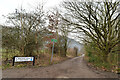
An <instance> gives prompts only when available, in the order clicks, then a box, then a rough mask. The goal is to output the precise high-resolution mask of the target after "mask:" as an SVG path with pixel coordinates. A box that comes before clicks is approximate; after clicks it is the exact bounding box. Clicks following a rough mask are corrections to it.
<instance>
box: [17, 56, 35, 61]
mask: <svg viewBox="0 0 120 80" xmlns="http://www.w3.org/2000/svg"><path fill="white" fill-rule="evenodd" d="M33 59H34V57H15V62H24V61H33Z"/></svg>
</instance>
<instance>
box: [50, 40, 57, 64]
mask: <svg viewBox="0 0 120 80" xmlns="http://www.w3.org/2000/svg"><path fill="white" fill-rule="evenodd" d="M51 42H53V47H52V56H51V62H52V59H53V51H54V42H57V40H56V39H51Z"/></svg>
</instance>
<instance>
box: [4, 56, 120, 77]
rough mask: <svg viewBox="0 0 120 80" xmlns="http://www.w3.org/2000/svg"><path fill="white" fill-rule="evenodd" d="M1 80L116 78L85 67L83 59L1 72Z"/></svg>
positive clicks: (111, 74)
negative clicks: (8, 79)
mask: <svg viewBox="0 0 120 80" xmlns="http://www.w3.org/2000/svg"><path fill="white" fill-rule="evenodd" d="M2 72H3V78H106V77H107V78H115V77H116V78H117V77H118V76H117V75H116V74H113V73H108V72H107V73H106V72H98V71H95V70H92V69H90V68H88V67H87V66H86V63H85V62H84V61H83V57H76V58H73V59H69V60H67V61H64V62H62V63H59V64H54V65H51V66H48V67H39V68H20V69H7V70H3V71H2Z"/></svg>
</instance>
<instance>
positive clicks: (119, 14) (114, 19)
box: [62, 0, 120, 73]
mask: <svg viewBox="0 0 120 80" xmlns="http://www.w3.org/2000/svg"><path fill="white" fill-rule="evenodd" d="M62 5H63V7H64V8H65V10H66V15H67V16H65V17H63V19H64V20H65V21H67V22H69V23H70V24H71V25H73V26H74V27H75V28H76V29H77V30H78V31H77V34H79V35H78V38H81V39H83V42H84V44H85V45H84V46H85V54H86V59H87V61H88V62H89V63H92V64H93V65H94V66H96V67H101V68H102V69H103V70H104V71H107V70H109V71H112V72H116V73H120V68H119V67H120V66H119V64H120V63H119V60H118V59H119V58H118V57H119V53H120V35H119V34H120V6H119V5H120V1H115V2H113V1H112V0H108V1H105V2H80V1H78V0H76V1H74V0H71V1H64V3H63V4H62Z"/></svg>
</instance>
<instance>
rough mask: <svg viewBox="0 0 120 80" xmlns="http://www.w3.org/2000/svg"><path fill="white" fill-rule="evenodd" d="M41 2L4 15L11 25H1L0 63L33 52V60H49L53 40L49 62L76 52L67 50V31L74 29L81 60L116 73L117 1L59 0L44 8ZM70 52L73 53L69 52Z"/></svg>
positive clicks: (119, 17) (119, 11)
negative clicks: (0, 56) (55, 5)
mask: <svg viewBox="0 0 120 80" xmlns="http://www.w3.org/2000/svg"><path fill="white" fill-rule="evenodd" d="M43 7H44V6H43V5H39V6H37V7H36V9H34V10H33V11H30V12H28V11H26V10H24V9H16V11H15V13H11V14H9V15H7V16H6V17H7V18H8V21H7V22H9V23H10V24H12V25H13V26H11V27H8V26H2V27H3V29H2V47H3V51H2V52H3V64H4V63H5V66H9V65H11V63H10V64H9V61H10V62H12V57H13V56H35V57H36V64H37V65H38V66H39V65H42V66H47V65H49V64H51V63H50V56H51V52H52V46H53V42H51V39H56V40H57V42H56V43H55V47H54V51H53V52H54V59H53V63H58V62H60V61H63V60H66V59H68V58H69V57H68V56H72V57H74V56H78V55H77V51H78V48H76V47H74V49H73V50H74V51H73V53H72V54H70V53H71V51H67V50H68V44H69V42H68V35H70V33H73V34H74V33H75V34H76V36H74V37H77V40H79V42H81V41H82V42H83V43H84V51H85V52H84V53H85V60H87V61H88V62H89V64H91V65H93V66H95V67H96V68H102V69H103V70H104V71H112V72H116V73H119V72H120V68H119V64H120V63H119V54H118V53H120V48H119V47H120V35H119V34H120V1H119V0H118V1H114V2H112V0H110V1H105V2H80V1H79V0H75V1H74V0H68V1H63V2H62V4H60V8H56V9H53V10H51V11H49V12H47V13H46V12H44V10H43ZM73 55H74V56H73Z"/></svg>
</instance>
